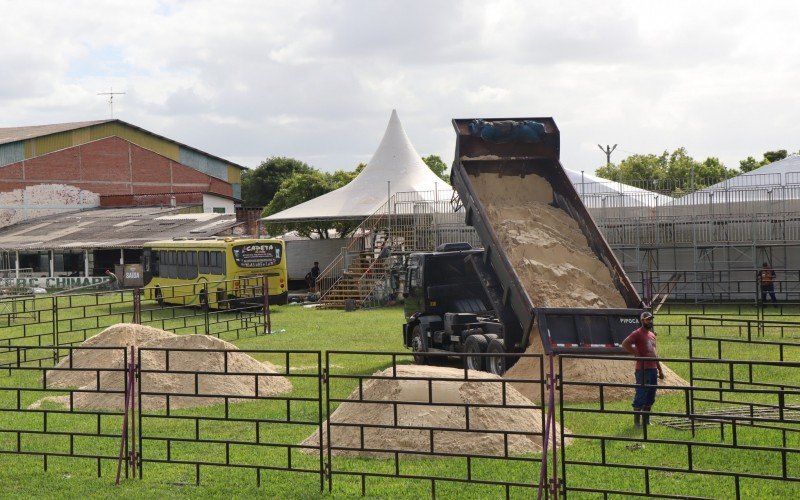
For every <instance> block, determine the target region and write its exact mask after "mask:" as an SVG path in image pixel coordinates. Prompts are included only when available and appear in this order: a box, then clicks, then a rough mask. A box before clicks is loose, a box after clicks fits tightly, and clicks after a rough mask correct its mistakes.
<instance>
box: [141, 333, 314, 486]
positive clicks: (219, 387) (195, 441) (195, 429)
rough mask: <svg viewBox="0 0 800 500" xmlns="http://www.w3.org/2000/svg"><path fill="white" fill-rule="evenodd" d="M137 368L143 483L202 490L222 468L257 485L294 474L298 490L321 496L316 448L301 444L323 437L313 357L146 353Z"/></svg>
mask: <svg viewBox="0 0 800 500" xmlns="http://www.w3.org/2000/svg"><path fill="white" fill-rule="evenodd" d="M138 359H139V385H138V396H137V401H138V415H139V425H138V427H139V430H140V434H139V444H138V448H139V450H140V453H141V467H140V468H139V473H140V477H142V476H144V475H147V474H148V473H149V472H150V471H154V470H158V471H159V472H158V475H159V476H164V475H167V476H171V477H174V478H175V480H176V481H177V480H180V478H184V479H185V478H186V477H188V476H190V475H191V476H193V481H194V483H196V484H200V483H201V477H202V476H203V471H209V470H213V469H223V468H224V469H226V470H228V471H232V470H240V471H251V472H252V476H251V480H252V481H254V482H255V483H257V484H258V485H259V486H261V485H262V483H263V482H274V478H275V477H277V476H278V475H280V474H283V475H284V476H285V475H286V474H292V475H295V476H296V475H300V476H304V478H303V477H301V478H292V479H291V482H293V483H295V484H296V485H297V487H298V488H304V489H307V488H310V487H311V485H312V483H316V485H317V487H318V488H319V490H322V489H323V488H324V462H323V454H322V451H321V450H322V449H321V446H320V445H319V444H318V445H307V444H302V443H301V442H300V441H301V440H302V439H303V437H306V436H308V435H310V434H312V433H314V432H315V431H317V432H318V431H320V430H321V425H322V419H323V415H322V380H323V379H322V373H323V372H322V357H321V353H320V352H319V351H267V350H226V349H182V348H144V347H143V348H140V349H139V350H138ZM263 360H270V361H271V363H270V362H266V363H269V364H265V363H264V362H262V361H263ZM273 363H274V364H273ZM164 467H168V468H169V470H168V471H165V470H163V469H164ZM218 472H219V471H217V472H211V474H215V473H218ZM225 473H226V474H230V473H231V472H225ZM270 477H272V479H270Z"/></svg>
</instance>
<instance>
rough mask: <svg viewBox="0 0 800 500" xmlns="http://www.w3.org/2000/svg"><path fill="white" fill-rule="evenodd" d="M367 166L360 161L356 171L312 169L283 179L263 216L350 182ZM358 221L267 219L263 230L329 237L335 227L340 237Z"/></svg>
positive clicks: (351, 229) (347, 232) (356, 224)
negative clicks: (276, 220)
mask: <svg viewBox="0 0 800 500" xmlns="http://www.w3.org/2000/svg"><path fill="white" fill-rule="evenodd" d="M365 166H366V165H364V164H363V163H361V164H359V165H358V166H357V167H356V169H355V170H353V171H347V170H337V171H335V172H331V173H329V172H320V171H319V170H316V169H313V168H312V169H311V171H310V172H298V173H295V174H293V175H292V176H291V177H289V178H288V179H286V180H285V181H284V182H283V184H281V186H280V188H279V189H278V191H277V192H276V193H275V196H274V197H273V198H272V201H271V202H270V203H269V204H268V205H267V206H266V207H265V208H264V211H263V212H262V214H261V215H262V217H267V216H268V215H272V214H276V213H278V212H280V211H282V210H286V209H287V208H291V207H293V206H295V205H299V204H300V203H303V202H306V201H308V200H311V199H313V198H316V197H318V196H322V195H323V194H325V193H329V192H331V191H334V190H336V189H339V188H340V187H342V186H345V185H346V184H348V183H349V182H350V181H352V180H353V179H355V177H356V176H357V175H358V174H359V173H361V171H362V170H363V169H364V167H365ZM358 224H359V222H358V221H347V220H344V221H330V220H318V221H310V222H269V223H266V224H265V228H266V230H267V231H268V232H269V233H270V234H282V233H285V232H287V231H297V232H298V234H300V235H301V236H304V237H306V238H310V237H311V236H312V235H314V234H316V235H318V236H319V237H320V238H321V239H327V238H330V237H331V235H330V232H329V231H330V230H331V229H333V230H335V231H336V232H337V233H338V234H339V237H344V236H346V235H348V234H350V233H351V232H352V231H353V230H354V229H355V228H356V227H358Z"/></svg>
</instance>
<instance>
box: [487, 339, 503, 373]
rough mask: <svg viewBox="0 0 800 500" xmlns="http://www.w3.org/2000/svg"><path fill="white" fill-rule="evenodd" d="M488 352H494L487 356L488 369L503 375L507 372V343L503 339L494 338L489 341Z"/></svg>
mask: <svg viewBox="0 0 800 500" xmlns="http://www.w3.org/2000/svg"><path fill="white" fill-rule="evenodd" d="M486 352H488V353H489V354H493V355H494V356H489V357H487V358H486V371H488V372H489V373H494V374H495V375H501V376H502V375H503V374H504V373H505V372H506V364H507V363H506V356H504V355H505V353H506V345H505V342H503V339H498V338H494V339H492V340H491V341H490V342H489V347H487V348H486Z"/></svg>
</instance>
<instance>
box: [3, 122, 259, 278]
mask: <svg viewBox="0 0 800 500" xmlns="http://www.w3.org/2000/svg"><path fill="white" fill-rule="evenodd" d="M244 169H245V167H243V166H241V165H237V164H235V163H232V162H229V161H227V160H224V159H222V158H219V157H216V156H214V155H211V154H208V153H205V152H203V151H201V150H199V149H196V148H193V147H190V146H187V145H185V144H181V143H179V142H176V141H173V140H171V139H168V138H166V137H163V136H160V135H158V134H154V133H152V132H149V131H147V130H144V129H142V128H139V127H137V126H134V125H131V124H129V123H126V122H124V121H121V120H99V121H90V122H78V123H63V124H55V125H41V126H28V127H13V128H0V228H4V227H7V230H4V231H3V232H4V233H8V234H9V235H12V234H20V233H25V234H28V235H30V234H32V233H30V231H31V229H26V228H35V227H37V226H36V225H35V224H34V225H31V223H30V222H28V223H26V221H31V219H36V220H37V221H41V224H39V225H42V224H44V223H45V220H50V219H51V218H52V217H53V216H58V215H60V214H69V213H73V212H76V211H82V212H85V215H88V212H92V213H93V214H94V215H92V217H102V216H103V213H107V214H108V215H109V217H108V219H113V217H111V214H112V212H113V210H117V212H118V211H119V209H124V208H125V207H129V208H131V209H133V208H134V207H162V208H165V209H171V210H173V211H174V210H178V211H179V212H181V213H186V214H197V213H198V212H211V213H216V214H220V215H221V214H225V216H226V217H229V218H230V219H231V221H232V223H234V224H235V223H236V222H237V220H236V215H235V212H236V211H235V207H236V205H237V204H239V202H240V200H239V199H240V198H241V177H242V171H243V170H244ZM103 210H109V211H108V212H103ZM192 217H195V216H192ZM116 222H119V221H116ZM54 226H58V223H54ZM225 227H226V228H227V229H228V230H230V227H231V224H230V223H229V224H225ZM175 230H176V231H177V233H175V234H174V235H176V236H192V235H191V234H189V233H188V232H189V229H186V231H187V234H185V235H184V234H178V233H180V229H179V228H175ZM175 230H174V231H175ZM9 231H10V232H9ZM68 233H69V231H67V234H68ZM110 234H111V233H109V235H110ZM40 238H41V237H37V238H32V239H31V241H30V242H29V243H30V244H23V243H24V242H19V244H18V245H15V246H14V248H15V250H14V251H13V252H10V251H5V252H3V255H2V256H0V268H2V269H3V270H5V271H6V272H8V271H12V272H14V273H15V274H17V275H18V274H19V269H20V267H23V268H25V267H30V268H32V269H33V270H34V272H36V273H37V275H39V274H38V273H45V274H51V273H54V274H58V273H59V272H67V271H73V267H79V268H80V269H81V270H83V271H84V272H95V271H96V270H95V269H93V267H95V266H93V265H92V263H93V262H95V261H97V262H98V265H109V264H111V263H112V261H113V263H117V262H118V263H120V264H121V263H123V262H124V261H125V260H126V258H125V257H123V255H126V256H128V254H129V253H130V252H132V253H130V255H129V256H128V257H127V258H128V259H131V260H135V259H136V253H137V250H136V246H137V245H136V244H133V245H131V244H130V242H128V243H127V244H124V245H118V246H117V247H113V246H112V247H109V246H108V245H107V244H105V243H104V242H102V241H98V240H92V239H91V238H84V239H83V240H82V241H83V242H84V243H85V244H81V243H80V242H76V241H70V242H69V247H70V248H64V245H65V244H66V240H65V241H60V240H59V239H44V238H42V239H41V240H40ZM64 238H66V236H65V237H64ZM64 238H61V239H64ZM109 238H110V236H109ZM35 240H39V243H38V244H37V243H36V242H35ZM8 248H10V247H8V246H7V247H4V250H8ZM72 254H78V255H79V256H80V257H77V256H73V255H72ZM115 255H116V256H117V257H114V256H115ZM45 257H46V258H45ZM67 257H69V258H67ZM73 257H75V259H73V260H76V262H74V263H72V264H69V263H68V261H70V259H72V258H73ZM78 259H79V262H78V261H77V260H78ZM129 261H130V260H129ZM62 262H64V264H62ZM70 262H71V261H70ZM54 263H55V267H54Z"/></svg>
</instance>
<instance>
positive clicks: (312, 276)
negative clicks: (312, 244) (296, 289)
mask: <svg viewBox="0 0 800 500" xmlns="http://www.w3.org/2000/svg"><path fill="white" fill-rule="evenodd" d="M317 278H319V262H317V261H314V267H312V268H311V271H309V272H308V274H306V284H308V289H309V290H310V291H312V292H315V291H316V287H317Z"/></svg>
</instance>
